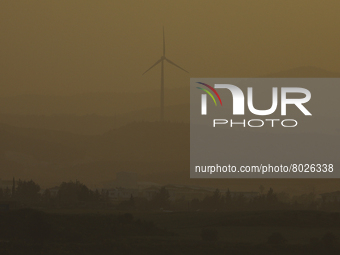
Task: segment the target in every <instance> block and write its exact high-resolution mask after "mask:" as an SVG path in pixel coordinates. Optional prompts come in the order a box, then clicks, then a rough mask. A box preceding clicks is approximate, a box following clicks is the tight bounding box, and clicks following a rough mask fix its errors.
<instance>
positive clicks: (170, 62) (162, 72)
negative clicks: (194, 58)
mask: <svg viewBox="0 0 340 255" xmlns="http://www.w3.org/2000/svg"><path fill="white" fill-rule="evenodd" d="M164 60H166V61H167V62H168V63H169V64H171V65H174V66H176V67H177V68H179V69H181V70H183V71H184V72H187V73H189V72H188V71H186V70H184V69H183V68H182V67H180V66H178V65H176V64H175V63H174V62H172V61H171V60H169V59H168V58H166V57H165V36H164V27H163V56H161V58H160V59H159V60H158V61H157V62H156V63H155V64H153V65H152V66H151V67H150V68H149V69H148V70H146V71H145V72H144V73H143V75H144V74H145V73H146V72H148V71H149V70H150V69H152V68H153V67H155V66H156V65H158V64H159V63H161V121H163V120H164Z"/></svg>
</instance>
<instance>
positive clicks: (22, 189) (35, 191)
mask: <svg viewBox="0 0 340 255" xmlns="http://www.w3.org/2000/svg"><path fill="white" fill-rule="evenodd" d="M39 191H40V186H39V185H38V184H36V183H35V182H34V181H32V180H30V181H21V180H19V181H18V187H17V188H16V192H15V194H14V195H13V197H14V198H16V199H17V200H19V201H21V202H23V203H36V202H39V200H40V194H39Z"/></svg>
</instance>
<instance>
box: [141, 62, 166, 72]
mask: <svg viewBox="0 0 340 255" xmlns="http://www.w3.org/2000/svg"><path fill="white" fill-rule="evenodd" d="M161 61H162V59H160V60H158V61H157V62H156V63H154V64H153V65H152V66H151V67H150V68H149V69H148V70H146V71H145V72H144V73H143V74H145V73H146V72H148V71H149V70H150V69H151V68H153V67H154V66H156V65H157V64H159V62H161ZM143 74H142V75H143Z"/></svg>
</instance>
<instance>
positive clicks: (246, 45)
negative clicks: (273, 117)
mask: <svg viewBox="0 0 340 255" xmlns="http://www.w3.org/2000/svg"><path fill="white" fill-rule="evenodd" d="M339 9H340V2H339V1H336V0H334V1H330V0H327V1H314V0H292V1H291V0H286V1H272V0H269V1H264V0H259V1H252V0H248V1H240V0H237V1H225V0H224V1H202V0H192V1H184V0H168V1H159V0H152V1H112V0H101V1H88V0H67V1H66V0H65V1H35V0H31V1H12V0H2V1H1V2H0V31H1V34H0V45H1V46H0V56H1V58H0V70H1V72H0V83H1V86H0V94H1V95H2V96H5V95H17V94H32V93H33V94H56V95H63V94H66V95H67V94H75V93H84V92H97V91H98V92H102V91H141V90H154V89H159V80H160V69H159V67H157V68H155V69H154V70H152V71H150V72H148V73H147V74H146V75H144V76H142V75H141V74H142V73H143V72H144V71H145V70H146V69H147V68H149V67H150V66H151V65H152V64H153V63H155V62H156V61H157V60H158V59H159V57H160V56H161V54H162V26H163V25H164V26H165V32H166V46H167V57H168V58H169V59H170V60H172V61H174V62H175V63H177V64H178V65H180V66H182V67H183V68H185V69H187V70H188V71H189V72H190V74H189V75H188V74H186V73H184V72H182V71H180V70H177V69H176V68H175V67H173V66H171V65H168V64H166V66H165V78H166V84H165V85H166V87H167V88H176V87H182V86H189V78H190V77H229V76H234V77H237V76H243V77H245V76H247V77H251V76H258V75H265V74H267V73H271V72H278V71H282V70H285V69H289V68H294V67H299V66H307V65H308V66H316V67H320V68H323V69H326V70H329V71H334V72H340V58H339V56H338V55H339V54H340V53H339V50H338V46H339V44H340V37H339V26H340V25H339V24H340V16H339V15H338V13H339Z"/></svg>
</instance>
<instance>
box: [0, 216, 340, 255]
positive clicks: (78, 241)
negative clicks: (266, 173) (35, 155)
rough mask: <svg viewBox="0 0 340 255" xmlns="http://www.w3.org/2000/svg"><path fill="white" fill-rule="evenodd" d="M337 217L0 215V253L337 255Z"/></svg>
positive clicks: (339, 219) (339, 227)
mask: <svg viewBox="0 0 340 255" xmlns="http://www.w3.org/2000/svg"><path fill="white" fill-rule="evenodd" d="M338 237H340V214H339V213H335V212H320V211H261V212H258V211H257V212H162V213H159V212H150V213H145V212H144V213H113V212H110V213H108V212H96V213H93V212H91V213H89V212H82V213H81V212H74V211H73V212H71V211H70V212H62V213H61V212H52V213H51V212H49V213H43V212H39V211H35V210H30V209H23V210H16V211H9V212H2V213H0V254H16V255H20V254H27V255H30V254H58V255H59V254H82V255H86V254H96V255H105V254H157V255H158V254H339V252H340V245H339V243H338Z"/></svg>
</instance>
